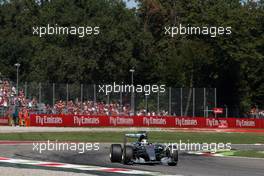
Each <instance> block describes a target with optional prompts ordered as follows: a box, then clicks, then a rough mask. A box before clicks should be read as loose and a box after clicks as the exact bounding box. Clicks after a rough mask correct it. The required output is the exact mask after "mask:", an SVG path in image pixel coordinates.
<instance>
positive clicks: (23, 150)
mask: <svg viewBox="0 0 264 176" xmlns="http://www.w3.org/2000/svg"><path fill="white" fill-rule="evenodd" d="M109 147H110V144H100V150H99V151H87V152H86V153H84V154H79V153H78V152H76V151H75V152H72V151H45V152H43V153H41V154H40V153H39V152H38V151H33V150H32V148H33V145H32V143H31V144H30V143H28V144H1V145H0V153H1V157H10V158H21V159H30V160H39V161H53V162H63V163H71V164H81V165H97V166H104V167H113V168H128V169H135V170H146V171H152V172H160V173H162V174H163V175H184V176H191V175H193V176H220V175H221V176H222V175H226V176H248V175H256V176H263V175H264V159H250V158H243V159H241V158H232V157H228V158H227V157H206V156H198V155H190V154H187V153H185V152H181V153H180V156H179V163H178V166H176V167H175V166H174V167H172V166H166V165H153V166H150V165H132V166H131V165H123V164H119V163H111V162H110V161H109ZM236 147H237V148H251V147H252V146H247V145H241V146H236ZM255 148H256V149H263V146H255ZM0 167H21V166H17V165H12V164H11V165H10V164H3V163H0ZM48 170H49V169H48ZM51 170H52V169H51ZM66 171H69V172H74V171H73V170H66ZM78 173H79V174H80V175H82V174H88V173H89V174H94V175H124V174H115V173H98V172H87V171H83V172H82V171H78Z"/></svg>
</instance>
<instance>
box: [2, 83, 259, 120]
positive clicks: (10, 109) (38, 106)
mask: <svg viewBox="0 0 264 176" xmlns="http://www.w3.org/2000/svg"><path fill="white" fill-rule="evenodd" d="M16 107H18V108H19V111H28V112H29V113H34V114H36V113H38V114H40V113H41V114H79V115H107V116H116V115H120V116H121V115H122V116H129V115H133V112H132V110H131V107H130V105H129V104H120V103H119V102H111V103H105V102H103V101H99V102H94V101H84V102H81V101H78V99H76V100H74V101H73V100H70V101H62V100H59V101H57V102H56V103H55V104H54V105H53V106H51V105H49V104H43V103H38V101H37V99H36V98H32V99H27V98H26V96H25V94H24V91H23V90H19V91H18V93H17V89H16V87H15V86H12V84H11V83H10V82H9V81H8V80H4V81H2V80H0V108H2V110H3V109H4V112H5V114H4V115H5V116H8V115H12V114H13V113H14V111H15V109H16ZM2 115H3V114H2ZM135 115H138V116H140V115H144V116H155V115H160V116H166V115H169V114H168V112H167V111H164V110H161V111H160V112H159V113H157V112H154V111H151V112H149V111H147V110H146V109H144V108H142V109H140V110H138V111H136V112H135ZM247 116H248V117H251V118H264V110H259V109H258V108H256V107H255V106H254V107H252V109H251V110H250V112H249V113H248V115H247Z"/></svg>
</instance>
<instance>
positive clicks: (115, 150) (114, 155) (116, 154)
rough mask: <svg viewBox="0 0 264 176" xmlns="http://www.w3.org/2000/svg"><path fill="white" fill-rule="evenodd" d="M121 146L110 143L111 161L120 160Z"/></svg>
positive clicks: (116, 161)
mask: <svg viewBox="0 0 264 176" xmlns="http://www.w3.org/2000/svg"><path fill="white" fill-rule="evenodd" d="M122 153H123V151H122V146H121V145H120V144H112V145H111V147H110V160H111V162H113V163H120V162H121V161H122Z"/></svg>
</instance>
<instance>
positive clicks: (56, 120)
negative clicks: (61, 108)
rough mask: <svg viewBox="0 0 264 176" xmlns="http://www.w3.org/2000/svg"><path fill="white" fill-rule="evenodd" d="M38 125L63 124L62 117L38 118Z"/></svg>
mask: <svg viewBox="0 0 264 176" xmlns="http://www.w3.org/2000/svg"><path fill="white" fill-rule="evenodd" d="M36 124H41V125H44V124H62V117H47V116H36Z"/></svg>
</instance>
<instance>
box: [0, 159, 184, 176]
mask: <svg viewBox="0 0 264 176" xmlns="http://www.w3.org/2000/svg"><path fill="white" fill-rule="evenodd" d="M0 163H12V164H24V165H33V166H41V167H54V168H70V169H76V170H82V171H99V172H111V173H120V174H126V175H130V174H133V175H151V176H162V175H163V174H161V173H158V172H150V171H141V170H133V169H124V168H109V167H101V166H90V165H78V164H67V163H59V162H45V161H35V160H25V159H13V158H6V157H0ZM163 176H165V175H163ZM166 176H168V175H166ZM176 176H180V175H176Z"/></svg>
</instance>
